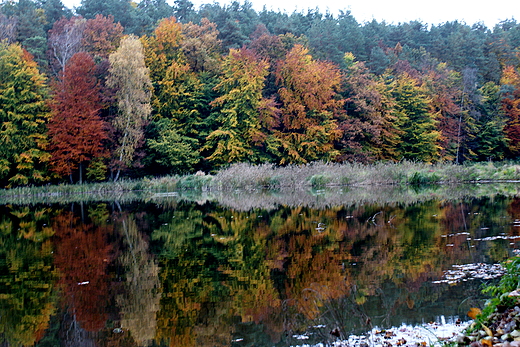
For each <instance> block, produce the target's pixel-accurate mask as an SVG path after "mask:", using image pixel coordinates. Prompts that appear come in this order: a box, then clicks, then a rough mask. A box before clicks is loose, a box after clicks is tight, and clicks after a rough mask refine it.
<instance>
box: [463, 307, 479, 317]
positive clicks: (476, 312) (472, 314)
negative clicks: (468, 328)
mask: <svg viewBox="0 0 520 347" xmlns="http://www.w3.org/2000/svg"><path fill="white" fill-rule="evenodd" d="M480 313H482V311H481V310H480V308H478V307H472V308H470V309H469V311H468V313H467V315H468V317H469V318H471V319H476V318H477V316H478V315H479V314H480Z"/></svg>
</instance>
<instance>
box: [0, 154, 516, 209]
mask: <svg viewBox="0 0 520 347" xmlns="http://www.w3.org/2000/svg"><path fill="white" fill-rule="evenodd" d="M517 181H518V182H520V165H518V164H516V163H513V162H499V163H477V164H471V165H454V164H434V165H430V164H425V163H414V162H408V161H403V162H400V163H376V164H371V165H362V164H358V163H346V164H337V163H335V164H333V163H322V162H316V163H311V164H308V165H290V166H284V167H278V166H275V165H273V164H263V165H251V164H234V165H231V166H229V167H227V168H225V169H222V170H221V171H219V172H218V173H217V174H215V175H206V174H204V173H202V172H198V173H196V174H195V175H186V176H166V177H156V178H144V179H140V180H123V181H119V182H103V183H90V184H81V185H80V184H60V185H46V186H41V187H19V188H13V189H6V190H0V202H4V203H6V202H13V201H17V202H19V203H31V202H32V201H40V202H41V201H43V202H61V201H75V200H82V201H95V200H114V199H119V200H121V199H137V198H150V197H152V196H154V194H156V193H163V192H174V191H193V190H196V191H206V192H211V191H213V192H219V191H235V190H246V191H253V190H263V189H269V190H277V189H284V190H286V188H289V189H293V190H294V189H296V190H301V189H303V190H307V189H314V190H318V191H319V190H323V189H325V188H328V189H330V188H334V187H351V188H354V187H365V186H401V187H410V186H411V187H424V186H432V185H433V186H438V185H446V184H454V183H490V182H517ZM381 188H382V187H381Z"/></svg>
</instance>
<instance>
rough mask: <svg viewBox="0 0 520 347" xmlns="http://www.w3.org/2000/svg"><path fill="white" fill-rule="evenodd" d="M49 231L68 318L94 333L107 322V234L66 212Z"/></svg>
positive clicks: (100, 228) (55, 221)
mask: <svg viewBox="0 0 520 347" xmlns="http://www.w3.org/2000/svg"><path fill="white" fill-rule="evenodd" d="M53 227H54V229H55V230H56V236H57V237H58V240H57V242H56V252H55V264H56V266H57V267H58V269H59V271H60V273H61V274H62V275H61V279H60V282H61V284H62V285H63V288H64V292H65V296H66V298H67V304H68V306H69V309H70V310H71V314H74V315H75V316H76V318H77V319H78V321H79V322H80V323H81V326H82V328H84V329H85V330H88V331H98V330H100V329H102V328H103V327H104V325H105V322H106V320H107V318H108V313H107V312H106V307H108V300H109V297H108V291H109V287H108V286H109V281H108V275H107V273H106V268H107V265H108V263H109V261H110V252H111V246H110V245H108V244H107V240H106V237H105V236H106V233H107V230H106V228H103V227H95V226H93V225H88V224H83V223H81V222H80V221H79V220H78V218H76V217H74V215H73V214H72V213H70V212H65V213H62V214H60V215H58V216H57V217H56V218H55V219H54V225H53Z"/></svg>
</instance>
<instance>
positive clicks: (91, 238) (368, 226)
mask: <svg viewBox="0 0 520 347" xmlns="http://www.w3.org/2000/svg"><path fill="white" fill-rule="evenodd" d="M249 204H250V201H249V202H247V201H244V203H243V206H248V207H247V208H238V207H234V208H233V207H226V206H224V205H225V204H220V203H219V202H215V201H208V200H200V201H185V200H182V199H170V200H150V201H148V202H147V201H140V202H130V203H122V202H117V201H114V202H97V203H96V202H90V203H78V202H75V203H69V204H40V205H31V206H24V205H4V206H0V344H1V345H2V346H33V345H36V346H60V345H61V346H287V345H293V344H301V343H303V342H305V343H312V342H318V341H332V339H333V338H335V337H334V336H331V335H330V334H329V332H330V330H331V329H332V328H339V331H340V332H341V334H342V335H343V336H345V335H348V334H350V333H352V332H362V331H366V330H368V329H369V328H370V327H371V326H374V325H377V326H380V327H385V326H392V325H394V326H395V325H400V324H401V323H403V322H404V323H408V324H417V323H422V322H429V321H435V320H439V319H440V317H445V318H444V319H447V320H449V319H456V318H457V317H460V318H462V319H465V313H466V312H467V310H468V308H469V307H473V306H476V305H481V304H482V300H483V297H482V295H481V294H480V288H481V285H482V283H488V282H489V281H491V280H489V279H485V278H484V279H482V278H481V279H469V280H466V281H462V280H461V281H459V282H456V283H451V284H450V283H446V282H445V281H443V280H445V277H444V276H443V275H444V272H445V271H446V270H453V269H454V267H453V265H461V264H477V263H487V264H493V263H498V262H500V261H503V260H504V259H506V258H507V257H509V256H511V255H512V254H513V253H514V250H515V249H516V248H518V246H519V244H518V236H519V235H520V224H519V223H518V220H520V198H516V197H505V196H500V195H498V196H494V197H493V198H490V197H480V198H464V199H450V200H446V199H443V200H440V199H437V198H435V197H432V198H431V199H427V200H425V201H422V202H415V203H402V202H401V203H358V204H349V205H337V206H328V207H326V208H325V207H320V208H318V207H309V205H306V204H302V205H291V206H289V205H276V204H275V205H270V206H269V207H263V208H259V207H256V208H255V207H250V206H249ZM304 333H307V334H306V335H307V337H309V339H307V340H305V341H301V340H297V337H298V336H300V335H302V334H304Z"/></svg>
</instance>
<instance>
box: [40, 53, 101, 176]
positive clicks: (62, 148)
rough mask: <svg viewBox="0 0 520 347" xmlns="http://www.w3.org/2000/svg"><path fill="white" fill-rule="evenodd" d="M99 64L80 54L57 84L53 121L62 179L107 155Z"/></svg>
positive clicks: (56, 160) (55, 166)
mask: <svg viewBox="0 0 520 347" xmlns="http://www.w3.org/2000/svg"><path fill="white" fill-rule="evenodd" d="M94 73H95V63H94V60H93V58H92V56H90V55H89V54H87V53H76V54H75V55H74V56H73V57H72V58H71V59H70V60H69V62H68V63H67V65H66V67H65V71H64V72H63V73H62V74H61V75H60V79H59V81H58V83H57V84H56V87H55V88H56V93H55V97H54V100H53V103H52V104H51V107H52V118H51V120H50V122H49V137H50V143H51V145H50V151H51V153H52V164H53V170H54V171H55V172H56V173H58V174H59V175H60V176H67V175H68V176H70V178H71V181H72V174H73V173H74V172H76V171H78V172H79V182H80V183H81V182H82V181H83V165H84V164H86V163H89V162H91V161H92V160H94V159H96V158H101V157H103V156H104V155H105V150H104V147H103V145H104V144H103V141H104V140H106V139H107V137H108V136H107V133H106V125H105V122H104V121H103V120H102V119H101V117H100V110H101V100H100V89H99V84H98V81H97V79H96V77H95V75H94Z"/></svg>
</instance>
